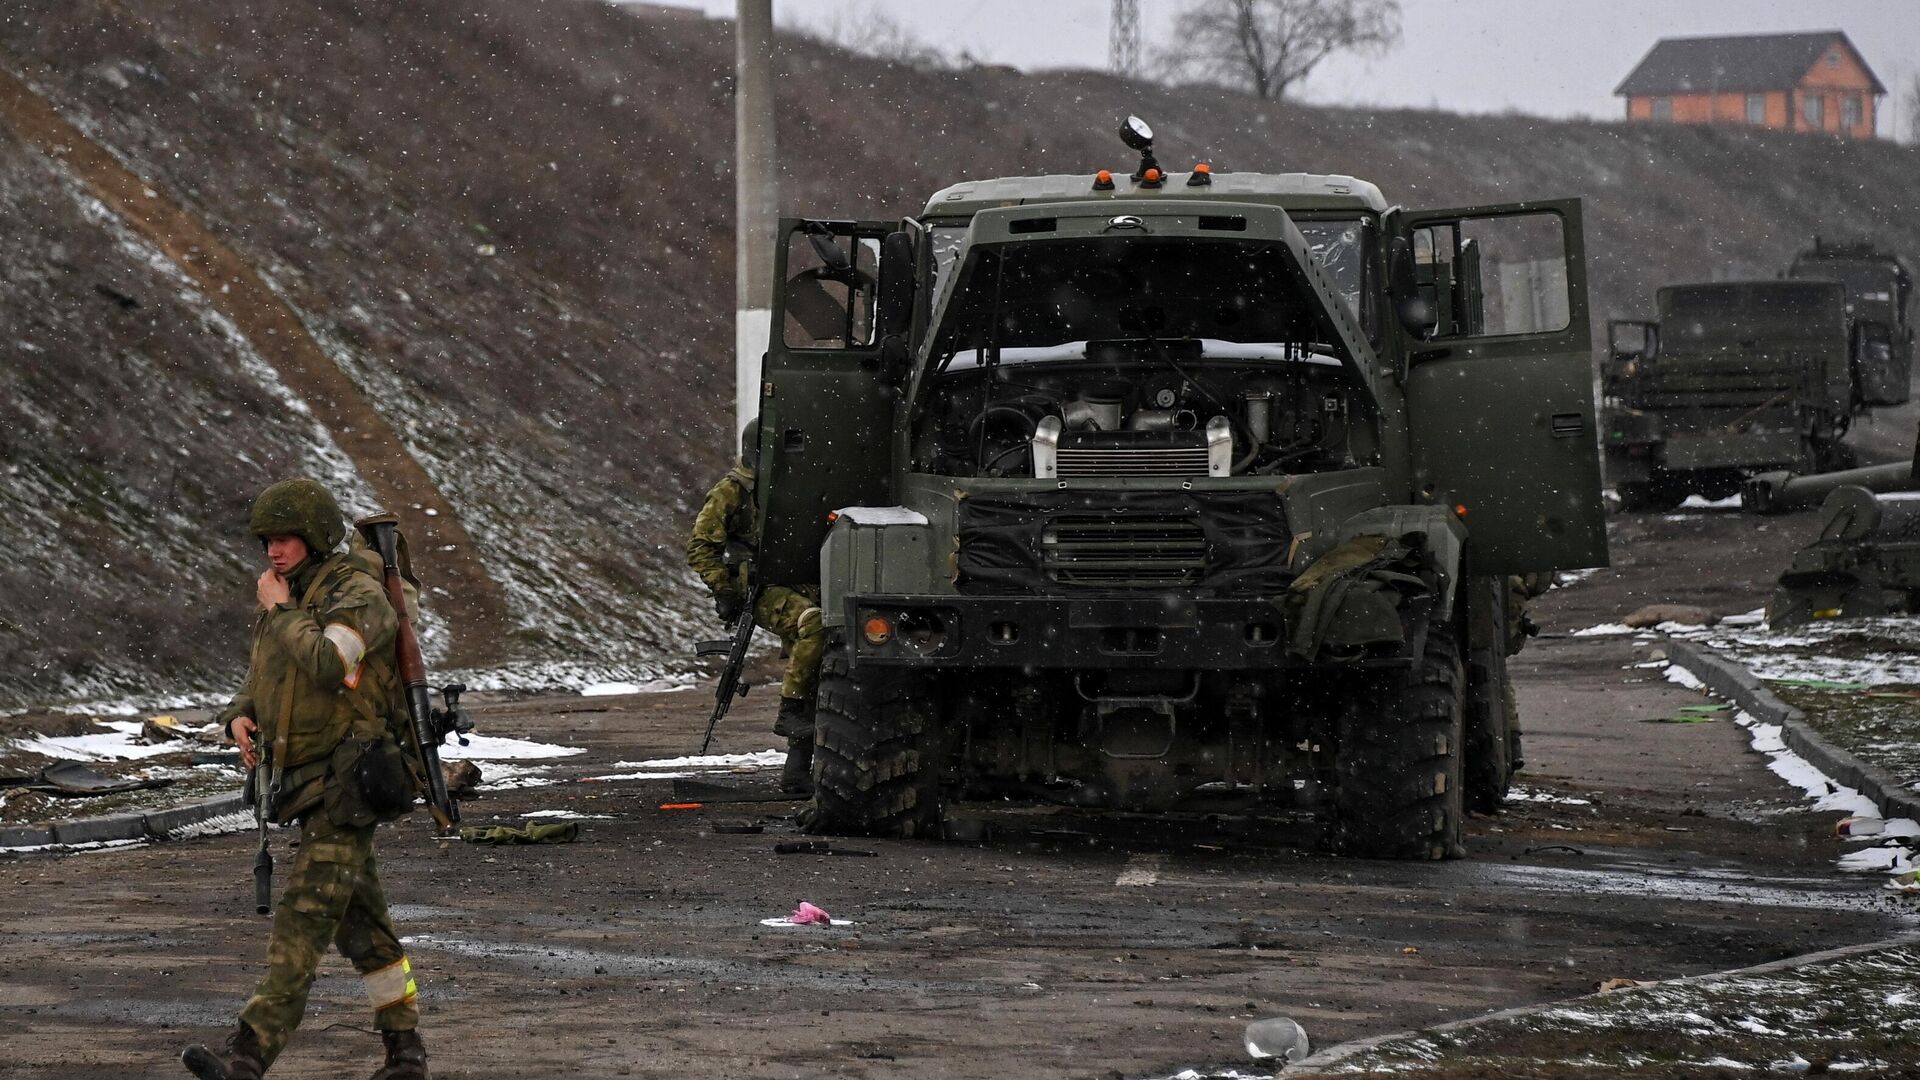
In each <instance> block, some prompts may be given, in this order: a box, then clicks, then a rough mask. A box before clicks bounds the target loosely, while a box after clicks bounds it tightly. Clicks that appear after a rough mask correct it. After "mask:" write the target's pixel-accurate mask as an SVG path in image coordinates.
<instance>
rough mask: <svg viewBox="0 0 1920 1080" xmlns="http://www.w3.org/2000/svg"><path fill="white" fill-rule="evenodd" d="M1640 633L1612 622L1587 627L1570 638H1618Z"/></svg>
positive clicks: (1575, 632) (1624, 624)
mask: <svg viewBox="0 0 1920 1080" xmlns="http://www.w3.org/2000/svg"><path fill="white" fill-rule="evenodd" d="M1641 632H1642V631H1639V630H1636V629H1634V628H1633V627H1631V626H1628V625H1627V624H1626V623H1617V622H1614V623H1601V624H1600V625H1599V626H1589V627H1586V628H1584V629H1581V630H1575V631H1574V632H1573V634H1572V635H1571V636H1573V637H1619V636H1621V635H1624V634H1638V633H1641Z"/></svg>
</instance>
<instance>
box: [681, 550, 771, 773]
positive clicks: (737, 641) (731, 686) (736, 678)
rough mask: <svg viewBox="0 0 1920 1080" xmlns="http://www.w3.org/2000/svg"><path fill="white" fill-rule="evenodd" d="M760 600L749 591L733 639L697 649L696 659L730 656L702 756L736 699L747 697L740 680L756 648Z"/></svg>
mask: <svg viewBox="0 0 1920 1080" xmlns="http://www.w3.org/2000/svg"><path fill="white" fill-rule="evenodd" d="M759 600H760V589H759V587H758V586H753V587H750V588H748V589H747V599H746V603H744V604H742V605H741V607H740V617H739V618H738V619H735V620H734V622H733V634H732V636H730V637H728V638H726V639H723V640H720V641H702V642H700V643H698V644H696V645H695V646H694V647H693V654H694V655H695V656H719V655H721V654H722V653H724V654H726V657H727V666H726V667H724V668H722V669H721V670H720V684H719V685H718V686H717V687H715V688H714V691H713V715H712V716H710V717H708V718H707V736H706V738H704V739H701V740H700V752H701V753H703V754H704V753H706V752H707V748H708V747H709V746H712V745H713V729H714V728H716V727H719V726H720V721H721V719H722V718H723V717H725V716H726V715H727V710H728V709H730V708H732V707H733V699H734V698H737V697H746V696H747V683H746V681H745V680H743V679H741V678H740V669H741V668H742V667H744V666H745V665H746V662H747V646H749V645H751V644H753V608H754V605H755V604H756V603H758V602H759Z"/></svg>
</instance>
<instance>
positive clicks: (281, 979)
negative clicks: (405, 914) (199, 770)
mask: <svg viewBox="0 0 1920 1080" xmlns="http://www.w3.org/2000/svg"><path fill="white" fill-rule="evenodd" d="M329 942H331V943H332V944H333V945H334V947H336V948H338V949H339V950H340V954H341V955H342V956H345V957H346V958H347V959H348V960H349V961H351V962H352V963H353V966H354V969H355V970H356V971H358V972H359V973H360V977H361V979H362V980H363V981H364V982H365V984H366V989H367V996H368V998H369V999H370V1000H371V1004H372V1005H373V1009H374V1026H375V1027H377V1028H379V1029H380V1030H381V1031H411V1030H413V1029H414V1028H415V1027H417V1026H419V1023H420V1013H419V1010H418V1009H417V1008H416V1007H415V1005H414V993H415V989H414V982H413V966H412V964H411V963H409V962H408V960H407V956H406V953H405V952H403V951H402V950H401V948H400V941H399V939H398V938H396V937H395V936H394V933H393V923H392V922H391V921H389V920H388V918H387V898H386V894H384V893H383V892H381V891H380V878H379V875H378V874H376V873H375V871H374V865H373V829H372V828H371V827H369V828H365V829H350V828H343V827H341V826H339V825H335V824H333V823H332V822H331V821H329V820H327V813H326V811H325V810H315V811H314V812H313V813H311V814H308V815H307V818H306V821H305V822H303V823H302V824H301V826H300V849H299V851H298V852H297V853H296V854H295V855H294V858H293V867H292V870H291V872H290V873H289V874H288V875H287V888H286V891H285V892H283V893H281V894H280V905H279V907H277V908H275V909H274V913H273V938H272V940H271V941H269V942H268V944H267V974H266V977H265V978H263V979H261V980H260V986H259V987H258V988H257V989H256V990H254V992H253V997H252V998H250V999H249V1000H248V1001H247V1005H246V1008H244V1009H242V1010H241V1011H240V1019H241V1020H242V1021H244V1022H245V1023H246V1024H247V1026H248V1027H251V1028H253V1030H254V1032H255V1033H256V1034H257V1035H259V1036H260V1046H261V1049H262V1051H263V1052H264V1054H265V1057H266V1061H267V1063H268V1064H272V1063H273V1059H274V1058H275V1057H277V1056H279V1053H280V1051H281V1050H282V1049H284V1048H285V1047H286V1045H287V1040H288V1039H290V1038H292V1036H293V1029H294V1028H297V1027H299V1026H300V1017H301V1015H302V1014H303V1013H305V1012H306V1011H307V993H308V991H309V990H311V989H312V987H313V977H314V973H315V972H317V971H318V970H319V968H320V958H321V957H323V956H325V955H326V952H327V945H328V943H329Z"/></svg>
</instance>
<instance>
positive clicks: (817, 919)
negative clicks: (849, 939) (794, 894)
mask: <svg viewBox="0 0 1920 1080" xmlns="http://www.w3.org/2000/svg"><path fill="white" fill-rule="evenodd" d="M787 921H788V922H791V923H793V924H794V925H796V926H806V925H808V924H810V923H817V924H819V925H821V926H832V925H833V916H831V915H829V914H827V913H826V912H824V911H822V910H820V909H819V908H817V907H814V906H813V905H812V904H810V903H808V902H807V901H805V900H802V901H800V906H799V907H797V908H794V909H793V914H792V915H789V916H787Z"/></svg>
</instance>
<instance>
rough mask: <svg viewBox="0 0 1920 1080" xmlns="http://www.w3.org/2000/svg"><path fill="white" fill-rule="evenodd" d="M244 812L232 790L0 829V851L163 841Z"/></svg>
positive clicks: (237, 793)
mask: <svg viewBox="0 0 1920 1080" xmlns="http://www.w3.org/2000/svg"><path fill="white" fill-rule="evenodd" d="M246 809H247V806H246V803H245V802H244V801H242V799H241V797H240V793H239V792H237V791H236V792H234V793H233V794H231V795H221V796H218V797H216V798H212V799H205V800H202V801H200V802H196V803H188V804H186V805H185V806H175V807H171V808H169V809H166V810H155V811H153V812H152V813H147V814H113V815H110V816H107V817H97V818H80V819H77V820H74V821H56V822H54V823H52V824H51V825H45V826H28V827H25V828H8V829H0V848H15V847H47V846H49V845H53V844H104V843H110V842H112V841H115V840H164V839H166V838H167V837H168V836H170V835H171V834H173V833H175V832H178V831H179V830H181V829H184V828H187V827H189V826H192V825H198V824H200V823H201V822H203V821H210V820H212V819H213V818H217V817H225V816H226V815H228V814H234V813H239V812H241V811H244V810H246Z"/></svg>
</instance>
